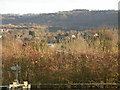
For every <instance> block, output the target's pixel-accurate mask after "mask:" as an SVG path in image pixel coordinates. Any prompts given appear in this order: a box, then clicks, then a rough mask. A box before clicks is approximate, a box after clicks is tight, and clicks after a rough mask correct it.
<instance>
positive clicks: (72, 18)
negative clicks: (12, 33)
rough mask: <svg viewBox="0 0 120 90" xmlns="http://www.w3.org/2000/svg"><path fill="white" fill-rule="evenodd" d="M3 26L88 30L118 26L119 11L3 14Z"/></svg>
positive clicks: (78, 10) (53, 29) (77, 10)
mask: <svg viewBox="0 0 120 90" xmlns="http://www.w3.org/2000/svg"><path fill="white" fill-rule="evenodd" d="M2 23H3V24H15V25H40V26H49V27H50V30H52V31H55V30H60V29H61V30H71V29H72V30H86V29H96V28H97V27H99V26H111V27H116V26H117V11H115V10H102V11H97V10H96V11H89V10H81V9H76V10H72V11H63V12H57V13H43V14H24V15H17V14H15V15H14V14H3V15H2Z"/></svg>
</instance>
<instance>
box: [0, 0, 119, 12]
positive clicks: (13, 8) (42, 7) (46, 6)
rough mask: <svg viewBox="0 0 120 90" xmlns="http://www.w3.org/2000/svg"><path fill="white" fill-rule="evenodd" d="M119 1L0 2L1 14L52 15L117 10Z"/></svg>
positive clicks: (14, 0) (29, 0) (10, 0)
mask: <svg viewBox="0 0 120 90" xmlns="http://www.w3.org/2000/svg"><path fill="white" fill-rule="evenodd" d="M118 2H119V0H0V13H1V14H7V13H9V14H11V13H12V14H27V13H36V14H39V13H53V12H58V11H69V10H73V9H89V10H108V9H109V10H110V9H112V10H113V9H115V10H118Z"/></svg>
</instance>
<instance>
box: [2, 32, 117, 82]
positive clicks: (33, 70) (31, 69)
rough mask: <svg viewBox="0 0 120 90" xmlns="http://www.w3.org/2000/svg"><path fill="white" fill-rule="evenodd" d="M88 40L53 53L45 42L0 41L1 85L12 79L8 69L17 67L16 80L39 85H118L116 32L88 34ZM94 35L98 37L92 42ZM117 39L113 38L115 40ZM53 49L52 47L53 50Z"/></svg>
mask: <svg viewBox="0 0 120 90" xmlns="http://www.w3.org/2000/svg"><path fill="white" fill-rule="evenodd" d="M89 32H92V33H93V34H91V35H90V37H91V38H90V40H91V42H90V41H87V40H84V39H83V38H82V37H81V38H79V39H76V40H74V41H73V42H70V43H63V46H64V47H66V48H65V49H63V50H58V49H55V50H52V49H51V48H49V47H48V46H47V44H46V42H45V41H44V40H41V41H40V42H38V41H32V42H28V43H26V44H25V43H23V42H20V41H8V40H7V39H9V38H5V39H4V40H3V84H8V83H11V82H12V81H13V80H14V79H15V72H14V71H12V70H10V67H11V66H14V65H16V64H18V65H19V66H20V67H21V70H20V71H19V80H20V81H23V80H28V81H29V82H30V83H31V84H39V83H80V82H101V81H103V82H118V72H117V70H118V61H117V56H118V53H117V52H118V51H117V48H118V47H117V31H112V30H98V31H89ZM95 33H98V34H99V37H98V38H96V39H93V36H92V35H94V34H95ZM115 36H116V37H115ZM53 49H54V48H53Z"/></svg>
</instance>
